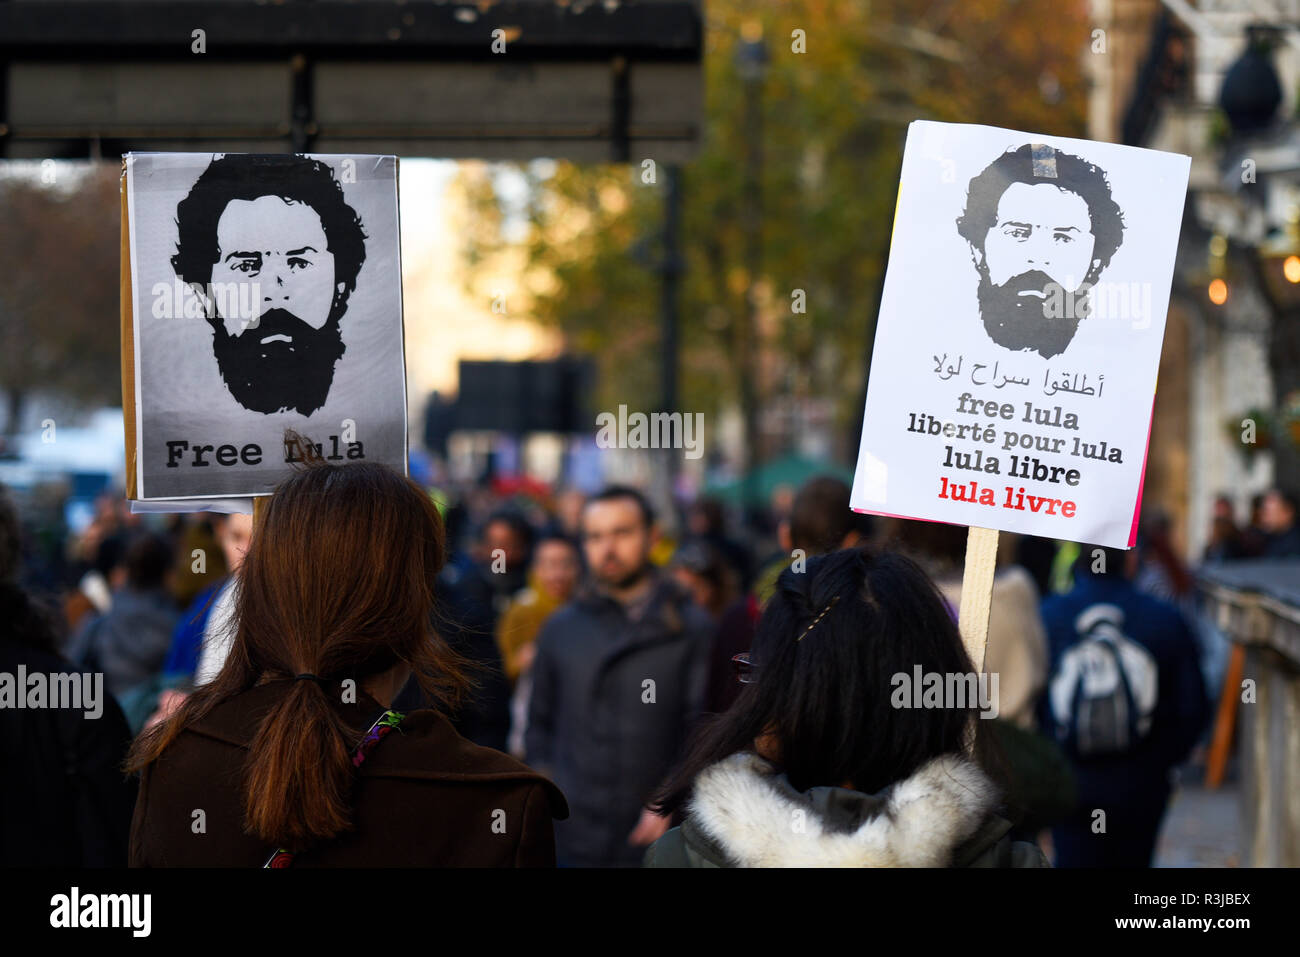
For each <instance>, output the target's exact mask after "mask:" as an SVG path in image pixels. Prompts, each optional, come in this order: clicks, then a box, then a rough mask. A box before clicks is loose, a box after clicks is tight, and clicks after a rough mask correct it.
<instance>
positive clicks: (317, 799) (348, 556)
mask: <svg viewBox="0 0 1300 957" xmlns="http://www.w3.org/2000/svg"><path fill="white" fill-rule="evenodd" d="M442 561H443V530H442V523H441V520H440V519H439V517H438V513H437V509H436V508H435V507H434V505H433V503H432V502H431V501H430V499H429V498H428V496H427V495H425V494H424V492H423V491H422V490H421V489H420V488H419V487H418V486H416V485H415V484H414V483H412V482H411V481H409V480H408V479H405V478H403V477H401V476H400V475H397V474H396V473H394V472H393V471H392V470H391V469H388V468H386V467H384V466H380V465H373V464H350V465H344V466H335V465H329V464H324V463H320V462H315V463H314V464H311V465H310V466H308V467H306V468H304V469H303V470H302V471H301V472H299V473H298V474H296V475H294V476H293V477H291V478H289V479H288V480H286V481H285V482H284V483H283V484H281V485H280V487H279V488H278V489H277V490H276V492H275V494H274V495H273V496H272V497H271V498H270V500H269V501H268V503H267V506H266V510H265V512H264V513H263V516H262V518H261V521H260V524H259V526H258V528H257V531H256V534H255V535H254V536H253V539H252V543H251V545H250V547H249V550H248V554H247V555H246V557H245V559H244V566H243V569H242V571H241V573H240V584H239V588H238V590H237V592H236V596H237V597H236V606H235V622H236V631H235V639H234V645H233V646H232V648H231V652H230V655H229V656H228V657H227V658H226V662H225V665H224V667H223V668H222V670H221V672H220V673H219V674H218V675H217V677H216V678H215V679H214V680H213V681H211V682H210V683H208V684H206V685H203V686H202V687H200V688H199V689H198V690H196V691H195V692H194V694H192V695H191V696H190V697H189V698H188V699H187V700H186V701H185V703H184V704H182V705H181V707H180V709H179V710H178V711H177V712H176V713H175V714H174V715H173V716H172V717H171V718H170V719H168V720H167V721H164V722H162V723H160V724H158V725H155V726H154V727H153V728H152V729H151V730H150V731H147V732H146V733H145V734H144V735H143V736H142V737H141V738H140V739H138V740H137V742H136V744H135V746H134V748H133V750H132V754H131V761H130V767H131V769H132V770H138V771H140V772H141V773H142V778H141V796H140V800H139V802H138V804H137V806H136V813H135V819H134V822H133V825H132V833H131V863H132V864H133V865H135V866H184V865H194V866H244V867H258V866H273V867H279V866H287V865H288V864H290V863H292V864H294V865H301V866H420V867H430V866H458V865H459V866H506V867H509V866H539V865H540V866H544V865H549V864H552V863H553V862H554V844H553V833H552V826H551V820H552V818H553V817H554V816H563V814H564V813H565V808H564V799H563V797H562V796H561V795H560V793H559V792H558V791H557V790H556V789H555V787H554V786H553V785H551V784H550V783H549V782H548V781H546V780H545V779H544V778H542V777H541V776H540V775H537V774H535V773H534V772H532V771H530V770H529V769H528V768H526V767H524V766H523V765H522V764H520V763H519V762H517V761H515V760H514V759H513V758H510V757H507V756H506V755H503V754H500V753H497V752H494V751H491V750H489V749H486V748H480V747H477V746H475V745H473V744H471V743H470V742H468V741H466V740H464V739H463V738H461V737H460V736H459V735H457V734H456V732H455V731H454V730H453V728H452V727H451V725H450V723H449V722H448V721H447V719H446V718H445V717H444V716H443V715H442V714H439V713H437V712H435V711H415V712H412V713H410V714H406V715H403V714H400V713H397V712H395V711H393V710H392V707H391V702H392V700H393V697H394V696H395V695H396V693H397V691H398V689H400V688H401V687H402V686H403V684H404V683H405V682H406V681H407V679H408V677H410V676H414V677H415V679H416V680H417V681H418V682H419V684H420V685H421V687H423V688H424V689H426V691H427V692H428V693H429V695H430V696H431V697H432V698H434V699H436V700H439V701H445V702H451V703H454V702H455V701H456V700H457V698H458V697H459V695H460V694H461V693H463V691H464V690H465V689H466V687H467V679H466V676H465V674H464V671H463V661H462V660H461V659H459V658H457V657H456V656H455V654H454V653H452V652H451V651H450V650H449V649H448V648H447V647H446V645H445V644H444V643H442V642H440V641H439V640H438V639H437V638H436V637H435V635H434V634H433V633H432V632H431V630H430V618H431V612H432V607H431V606H432V602H433V588H434V580H435V577H436V575H437V572H438V569H439V568H440V567H441V564H442ZM394 728H396V729H397V730H398V731H399V733H397V734H389V733H388V732H389V731H391V730H392V729H394ZM160 759H162V760H160ZM196 807H201V808H203V810H204V815H205V823H206V827H205V829H203V831H202V832H196V830H195V829H193V828H192V827H191V823H192V812H193V809H194V808H196Z"/></svg>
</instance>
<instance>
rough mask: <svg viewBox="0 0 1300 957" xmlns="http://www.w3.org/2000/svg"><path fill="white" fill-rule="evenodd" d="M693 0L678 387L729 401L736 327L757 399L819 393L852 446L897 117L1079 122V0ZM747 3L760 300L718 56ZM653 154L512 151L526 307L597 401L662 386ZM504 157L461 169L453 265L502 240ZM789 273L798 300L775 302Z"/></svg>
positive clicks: (1074, 129) (723, 64)
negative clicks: (518, 157) (591, 360)
mask: <svg viewBox="0 0 1300 957" xmlns="http://www.w3.org/2000/svg"><path fill="white" fill-rule="evenodd" d="M705 10H706V15H707V18H708V23H707V32H706V52H705V62H704V71H705V88H706V107H705V113H706V116H705V123H704V129H703V139H702V144H701V150H700V153H699V155H698V157H697V158H696V159H695V160H694V161H693V162H692V163H691V164H690V165H689V166H687V167H686V169H685V170H684V175H683V196H684V211H683V244H684V250H683V255H684V259H685V265H686V274H685V276H684V279H683V286H682V315H683V317H684V329H683V330H682V353H683V355H682V376H681V381H682V393H683V394H682V396H681V402H682V408H683V409H688V410H692V411H704V412H706V413H716V412H717V411H719V409H720V408H722V407H723V406H726V405H734V404H735V403H736V402H737V400H738V398H739V397H740V396H741V395H742V390H741V389H740V388H739V383H740V378H741V376H742V375H743V374H744V372H743V368H742V363H741V361H740V359H739V358H738V357H739V356H740V355H742V354H743V349H742V348H740V347H741V346H743V345H744V342H743V337H745V336H750V337H753V338H755V339H757V342H756V343H750V345H752V346H756V351H757V359H756V365H757V369H756V379H757V382H756V383H755V384H756V387H757V388H756V394H755V397H754V398H755V401H756V402H757V403H758V404H759V405H760V406H762V405H764V404H767V403H770V402H771V401H772V400H773V399H774V398H775V397H776V396H777V394H778V393H780V392H783V391H784V392H787V393H788V394H789V395H790V396H792V397H795V398H820V399H825V400H829V401H830V402H832V403H833V406H834V410H835V418H836V424H837V425H838V426H839V428H838V429H837V434H839V435H842V436H844V442H843V446H844V447H842V448H840V449H839V450H838V452H839V454H840V455H841V456H843V457H844V458H845V459H846V460H851V459H852V457H853V456H854V455H855V453H856V449H850V448H848V447H847V446H848V443H849V440H850V439H851V428H849V426H851V425H852V424H855V423H856V422H857V420H858V419H859V418H860V416H861V414H862V407H861V401H862V394H863V393H862V387H861V384H862V382H863V381H864V378H865V374H866V366H867V364H868V357H869V356H870V354H871V343H872V338H873V334H874V322H875V309H876V302H877V299H878V295H879V289H880V283H881V281H882V278H883V272H884V265H885V259H886V255H887V252H888V248H889V225H890V221H891V214H892V210H893V205H894V202H895V198H896V195H897V189H898V172H899V164H900V162H901V157H902V145H903V139H904V136H905V133H906V126H907V123H908V122H910V121H911V120H914V119H935V120H944V121H950V122H965V123H985V124H989V125H997V126H1004V127H1010V128H1013V129H1022V130H1030V131H1035V132H1046V133H1054V134H1058V135H1067V136H1079V135H1082V134H1083V132H1084V128H1085V124H1084V106H1085V81H1084V77H1083V73H1082V62H1081V61H1082V58H1083V57H1084V56H1085V55H1087V49H1088V43H1089V39H1090V35H1089V28H1088V24H1087V19H1086V11H1087V5H1086V3H1085V2H1084V0H1069V2H1065V3H1046V2H1041V0H1039V2H1029V0H1019V2H1017V0H1011V2H1008V0H932V2H929V3H919V4H918V3H916V2H915V0H883V2H882V0H875V2H871V3H864V2H862V0H780V2H776V0H764V2H756V0H709V2H708V3H707V4H706V5H705ZM755 24H757V25H761V27H762V33H763V36H764V37H765V38H766V44H767V48H768V64H767V68H766V72H765V76H764V79H763V122H762V131H763V132H762V143H761V151H762V154H763V164H762V171H763V172H762V197H761V202H762V220H761V230H760V233H761V236H760V240H761V275H760V276H757V277H753V279H754V282H753V285H754V288H755V296H754V298H755V305H756V306H757V311H758V313H759V315H758V316H757V317H754V316H753V315H752V313H753V311H754V310H753V309H752V308H751V306H750V305H749V303H748V301H747V293H748V290H749V289H750V286H751V277H750V276H749V274H748V272H747V269H746V263H747V259H746V255H745V243H746V239H747V228H746V217H745V211H746V202H747V198H746V196H745V194H744V189H745V160H746V148H745V136H746V134H747V129H746V127H745V109H744V97H745V90H744V85H743V83H742V81H741V78H740V77H739V75H738V71H737V65H736V47H737V44H738V42H740V37H741V33H742V29H746V30H747V31H748V32H749V33H750V34H751V35H752V34H753V33H754V31H755ZM795 31H802V41H803V49H804V51H805V52H797V51H798V49H799V37H798V36H797V35H796V33H795ZM653 158H654V157H638V156H633V157H632V162H631V163H630V164H629V165H628V166H597V167H589V166H588V167H580V166H575V165H573V164H571V163H565V162H560V163H550V162H544V163H543V162H538V163H533V164H528V165H527V166H525V167H524V168H523V169H522V174H523V175H524V176H525V177H526V179H527V184H528V197H529V198H528V200H527V203H526V209H524V210H523V212H522V218H523V219H524V220H525V222H526V227H527V228H526V235H525V238H524V239H523V243H524V245H525V246H526V248H527V262H528V267H529V269H530V271H531V272H532V273H533V274H534V279H533V280H532V281H531V282H530V285H531V287H532V289H533V291H534V292H535V294H536V298H535V300H534V307H535V315H536V318H537V319H538V320H540V321H541V322H544V323H547V324H551V325H554V326H558V327H559V328H561V329H562V330H564V332H565V333H566V335H567V336H568V340H569V344H570V345H571V346H572V347H574V348H576V349H579V350H582V351H584V352H589V353H592V354H594V355H595V356H597V358H598V361H599V363H600V372H601V375H600V386H599V390H600V392H599V394H598V396H597V397H596V398H597V402H598V407H601V408H613V407H615V406H616V405H617V404H618V403H619V402H628V401H629V399H630V397H644V398H643V399H640V400H632V401H634V402H635V401H639V402H640V405H639V406H638V407H639V408H643V409H650V408H653V407H655V405H656V403H657V401H658V378H657V363H658V361H659V353H658V350H657V349H656V345H657V343H658V341H659V323H658V317H659V297H658V290H657V284H658V279H657V277H656V274H655V273H654V272H653V270H652V269H651V268H647V267H648V266H649V265H651V260H653V259H654V258H655V257H656V256H657V255H658V253H657V250H656V245H657V241H656V236H657V230H658V229H659V226H660V222H661V220H662V195H661V190H660V187H659V184H660V183H661V182H662V177H661V176H657V177H656V179H657V182H656V183H653V184H650V183H645V182H643V175H642V174H643V166H642V161H643V160H644V159H653ZM500 175H501V170H500V169H499V168H498V169H497V170H496V171H495V175H494V174H492V173H489V174H487V175H484V174H483V173H482V171H481V170H473V171H471V170H467V171H466V174H465V175H464V176H463V177H462V182H461V185H462V187H463V188H464V189H465V190H466V192H467V194H468V197H469V199H470V202H471V208H472V209H475V210H476V211H477V212H478V216H477V217H476V218H475V219H474V221H473V225H472V226H471V227H470V228H469V229H468V230H467V231H466V233H465V239H464V250H465V255H466V262H467V264H468V265H469V266H470V270H469V271H470V272H471V273H472V272H473V271H474V268H475V267H476V266H478V265H479V264H481V263H483V262H485V261H486V260H487V259H488V258H490V257H491V256H492V255H493V253H494V252H499V251H500V250H501V249H502V248H504V247H507V246H510V245H511V244H512V243H514V242H516V241H517V240H515V239H514V238H513V237H512V236H510V229H509V228H508V226H509V224H510V222H511V221H512V214H513V219H514V220H518V219H519V218H520V215H521V214H519V212H518V211H517V210H510V209H509V206H508V204H507V202H506V199H505V198H504V197H506V196H507V195H509V196H511V197H513V196H514V194H515V191H513V190H500V189H497V188H496V183H495V180H496V179H498V178H499V177H500ZM471 281H472V279H471ZM795 290H803V294H804V307H805V309H806V311H805V312H802V313H797V312H795V311H793V309H792V306H793V305H794V302H795V298H794V297H795V295H796V294H795ZM742 411H743V410H742ZM768 451H771V450H768Z"/></svg>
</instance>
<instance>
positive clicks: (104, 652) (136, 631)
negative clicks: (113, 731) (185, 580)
mask: <svg viewBox="0 0 1300 957" xmlns="http://www.w3.org/2000/svg"><path fill="white" fill-rule="evenodd" d="M125 564H126V575H125V582H124V583H123V584H122V586H121V587H119V588H118V589H116V590H115V591H114V592H113V604H112V607H110V608H109V610H108V612H107V613H106V614H103V615H96V616H94V617H92V618H91V619H90V620H89V621H87V622H86V623H85V624H84V625H83V626H82V628H81V630H80V631H79V632H78V633H77V634H76V635H75V636H73V639H72V642H71V644H70V645H69V646H68V657H69V658H70V659H71V660H72V661H73V662H74V663H75V664H77V665H78V666H80V667H82V668H85V669H88V670H90V671H102V672H103V673H104V681H105V683H106V685H107V687H108V690H109V692H110V693H111V694H112V695H113V697H115V698H116V699H117V700H118V703H119V704H121V705H122V710H123V711H124V712H125V713H126V717H127V721H128V723H129V724H130V725H131V728H132V730H133V731H134V730H137V729H139V728H140V727H141V726H142V725H143V724H144V721H145V719H146V718H147V717H148V716H149V714H150V712H152V710H153V700H152V696H151V695H150V694H147V693H146V692H151V691H152V689H149V688H147V684H148V682H150V681H151V680H152V679H154V678H156V677H157V676H158V675H159V674H161V672H162V667H163V662H164V661H166V660H167V651H168V649H169V648H170V647H171V640H172V632H173V631H174V630H175V628H176V622H177V621H178V620H179V619H180V612H179V611H178V610H177V608H176V605H175V603H174V602H173V600H172V597H171V593H170V591H169V589H168V585H169V583H170V579H171V575H172V544H171V542H170V541H168V540H167V539H165V538H163V537H162V536H160V535H156V534H154V533H152V532H136V533H134V534H133V535H132V536H131V538H130V539H129V540H128V543H127V546H126V557H125ZM146 698H148V699H149V700H146Z"/></svg>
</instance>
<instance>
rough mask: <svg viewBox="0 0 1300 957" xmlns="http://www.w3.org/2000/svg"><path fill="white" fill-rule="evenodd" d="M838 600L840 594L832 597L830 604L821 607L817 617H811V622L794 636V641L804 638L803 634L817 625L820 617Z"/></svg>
mask: <svg viewBox="0 0 1300 957" xmlns="http://www.w3.org/2000/svg"><path fill="white" fill-rule="evenodd" d="M839 600H840V596H839V595H836V596H835V597H834V598H832V599H831V601H830V604H829V605H827V606H826V607H825V608H823V609H822V610H821V612H820V613H819V614H818V615H817V617H816V618H814V619H813V622H812V624H811V625H809V626H808V627H807V628H805V629H804V630H803V634H802V635H800V636H799V637H798V638H796V639H795V641H796V642H800V641H803V640H804V636H805V635H807V634H808V632H810V631H812V630H813V629H814V628H816V627H817V622H819V621H821V620H822V618H824V617H825V615H826V613H827V612H828V611H830V610H831V608H833V607H834V606H835V603H836V602H837V601H839Z"/></svg>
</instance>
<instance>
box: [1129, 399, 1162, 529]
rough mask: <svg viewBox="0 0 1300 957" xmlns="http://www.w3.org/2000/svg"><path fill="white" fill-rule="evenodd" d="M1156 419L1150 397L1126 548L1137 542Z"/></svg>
mask: <svg viewBox="0 0 1300 957" xmlns="http://www.w3.org/2000/svg"><path fill="white" fill-rule="evenodd" d="M1155 418H1156V400H1155V397H1154V396H1152V397H1151V416H1150V418H1148V419H1147V441H1146V444H1145V445H1144V446H1143V447H1142V474H1141V476H1139V478H1138V497H1137V502H1136V503H1134V505H1133V524H1132V526H1130V528H1129V532H1128V547H1129V548H1132V547H1133V546H1134V545H1136V544H1137V540H1138V516H1140V515H1141V514H1142V489H1143V488H1144V487H1145V486H1146V484H1147V456H1148V455H1150V454H1151V425H1152V423H1153V422H1154V421H1155Z"/></svg>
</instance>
